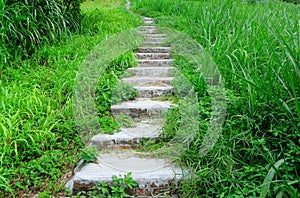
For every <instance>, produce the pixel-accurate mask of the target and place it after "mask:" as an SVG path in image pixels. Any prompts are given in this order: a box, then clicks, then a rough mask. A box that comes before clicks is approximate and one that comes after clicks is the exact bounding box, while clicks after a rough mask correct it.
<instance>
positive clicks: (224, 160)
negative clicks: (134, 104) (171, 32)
mask: <svg viewBox="0 0 300 198" xmlns="http://www.w3.org/2000/svg"><path fill="white" fill-rule="evenodd" d="M133 2H134V3H133V9H134V11H136V12H138V13H140V14H141V15H146V16H150V17H154V18H155V21H156V23H157V24H158V25H159V26H162V27H169V28H172V29H176V30H179V31H181V32H184V33H186V34H188V35H190V36H192V37H193V38H194V39H195V40H196V41H198V42H199V43H200V44H201V45H202V46H203V47H204V48H205V49H206V50H207V52H208V53H209V54H210V55H211V56H212V58H213V60H214V61H215V62H216V64H217V65H218V67H219V70H220V72H221V74H222V76H223V78H224V81H225V87H226V90H227V97H228V99H227V100H228V108H227V119H226V123H225V126H224V128H223V132H222V137H221V138H220V139H219V141H218V143H217V144H216V145H215V147H214V149H213V150H211V151H210V152H209V153H208V154H207V155H206V156H204V157H203V156H202V155H201V154H200V153H199V152H200V150H201V148H200V146H201V143H202V141H201V140H202V138H203V135H204V134H205V132H206V130H200V131H202V132H200V133H199V134H198V137H197V138H196V139H195V140H194V141H193V143H192V145H191V146H190V149H189V151H187V152H186V153H185V154H184V155H183V156H182V158H181V160H182V161H184V162H186V163H187V164H188V165H189V166H191V167H194V168H195V170H196V172H197V175H198V178H195V179H194V180H192V181H190V182H187V183H186V184H184V185H183V187H182V193H183V195H184V197H196V196H198V197H236V196H237V197H257V196H261V197H265V195H268V196H269V197H275V196H276V195H278V196H279V197H281V196H284V197H299V194H300V192H299V189H300V186H299V183H300V180H299V179H300V177H299V167H300V161H299V157H298V156H299V154H300V147H299V143H300V142H299V138H300V103H299V100H300V72H299V71H300V65H299V60H300V55H299V54H300V52H299V44H300V26H299V19H300V17H299V8H300V7H299V6H297V5H294V4H287V3H282V2H279V1H252V3H245V2H249V1H238V0H236V1H234V0H227V1H179V0H164V1H161V0H152V1H150V0H139V1H137V0H135V1H133ZM253 2H257V3H254V4H253ZM176 62H177V63H180V64H178V67H179V68H181V69H182V73H183V74H184V75H185V76H186V78H188V79H189V80H190V82H192V83H193V84H194V85H195V87H196V90H198V95H199V96H200V98H199V110H200V112H201V118H203V119H205V118H206V119H207V120H209V118H207V115H209V111H210V110H209V105H208V104H209V103H210V102H209V99H207V97H208V96H207V95H205V93H206V92H205V90H203V88H202V87H199V86H201V84H202V83H201V80H202V79H201V78H199V75H200V73H199V72H198V71H197V70H195V67H193V65H192V64H190V63H189V62H188V61H187V60H185V59H184V57H177V61H176ZM171 116H172V115H171ZM175 117H176V114H175ZM175 117H174V118H173V120H172V119H170V121H171V122H170V123H169V124H168V125H167V126H166V130H165V131H166V133H168V132H169V133H170V134H171V135H173V134H174V129H176V126H178V123H180V118H179V119H178V117H177V118H175ZM199 125H200V128H201V129H205V128H206V127H207V126H206V125H207V122H203V120H202V121H199ZM166 137H168V136H167V135H166Z"/></svg>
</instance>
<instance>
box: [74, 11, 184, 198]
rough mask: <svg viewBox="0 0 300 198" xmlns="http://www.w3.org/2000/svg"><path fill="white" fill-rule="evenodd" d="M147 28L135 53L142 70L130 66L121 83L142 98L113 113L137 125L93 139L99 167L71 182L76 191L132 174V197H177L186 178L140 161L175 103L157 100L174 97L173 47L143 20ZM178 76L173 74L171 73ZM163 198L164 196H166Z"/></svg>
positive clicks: (165, 163)
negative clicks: (148, 140)
mask: <svg viewBox="0 0 300 198" xmlns="http://www.w3.org/2000/svg"><path fill="white" fill-rule="evenodd" d="M143 20H144V22H145V26H141V27H140V31H141V33H142V34H144V35H145V40H144V47H140V48H139V49H138V50H137V53H136V57H137V58H138V66H137V67H134V68H129V69H128V71H129V72H130V73H133V74H134V76H130V77H126V78H122V79H121V82H126V83H130V84H132V85H133V86H134V87H135V88H136V89H137V90H139V92H140V94H139V95H138V97H137V98H136V99H135V100H133V101H126V102H123V103H121V104H118V105H113V106H112V107H111V112H112V114H113V115H118V114H125V115H128V116H130V117H132V118H134V120H135V122H136V123H135V124H134V127H131V128H121V131H120V132H118V133H115V134H114V135H107V134H98V135H96V136H94V137H92V144H94V145H96V146H97V149H98V150H99V156H98V161H97V163H88V164H87V165H85V166H84V167H83V168H81V169H80V170H79V171H78V172H76V173H75V175H74V177H73V179H72V186H73V192H75V193H76V192H78V191H82V190H88V189H89V188H90V187H91V186H93V185H95V184H96V183H97V182H99V181H104V182H107V183H110V182H111V181H112V175H116V176H123V175H126V174H127V173H128V172H131V173H132V178H133V180H135V181H136V182H138V185H139V186H138V187H136V188H135V189H133V190H130V191H128V193H130V195H131V196H138V197H152V196H159V195H161V196H162V193H166V192H168V194H169V195H171V194H174V193H175V191H176V186H177V184H178V182H179V181H180V180H181V179H182V177H183V172H184V171H183V169H182V168H180V167H177V166H176V165H175V164H174V163H172V162H171V161H170V160H168V159H157V158H151V157H142V156H140V155H139V154H138V152H136V151H135V149H136V148H137V147H138V146H139V144H140V143H141V140H142V139H143V138H153V139H154V138H158V137H159V133H160V131H161V127H162V124H163V122H164V118H163V113H164V112H165V111H167V110H168V109H169V108H170V107H171V106H172V105H174V104H172V103H171V102H169V101H159V100H153V98H154V97H159V96H163V95H165V94H170V93H172V89H173V87H172V85H171V81H172V79H173V78H174V77H173V76H172V70H173V68H172V66H171V63H172V59H171V55H170V47H168V46H164V42H163V40H164V39H165V38H166V35H165V34H161V33H156V32H155V24H154V22H153V19H152V18H146V17H145V18H143ZM173 73H174V72H173ZM163 196H164V197H165V196H166V194H164V195H163Z"/></svg>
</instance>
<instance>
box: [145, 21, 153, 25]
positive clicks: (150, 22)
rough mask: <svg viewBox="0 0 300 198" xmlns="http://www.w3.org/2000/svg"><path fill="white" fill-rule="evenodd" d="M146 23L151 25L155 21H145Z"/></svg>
mask: <svg viewBox="0 0 300 198" xmlns="http://www.w3.org/2000/svg"><path fill="white" fill-rule="evenodd" d="M144 23H145V24H146V25H151V24H153V23H154V21H144Z"/></svg>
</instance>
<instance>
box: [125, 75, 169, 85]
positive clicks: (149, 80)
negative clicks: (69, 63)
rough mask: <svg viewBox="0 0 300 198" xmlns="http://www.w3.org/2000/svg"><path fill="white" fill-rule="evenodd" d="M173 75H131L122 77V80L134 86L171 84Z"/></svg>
mask: <svg viewBox="0 0 300 198" xmlns="http://www.w3.org/2000/svg"><path fill="white" fill-rule="evenodd" d="M173 78H174V77H159V76H133V77H128V78H122V79H121V81H122V82H126V83H130V84H132V85H134V86H151V85H152V86H153V85H171V83H172V80H173Z"/></svg>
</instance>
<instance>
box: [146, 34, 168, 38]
mask: <svg viewBox="0 0 300 198" xmlns="http://www.w3.org/2000/svg"><path fill="white" fill-rule="evenodd" d="M166 36H167V34H146V35H145V37H155V38H157V37H163V38H164V37H166Z"/></svg>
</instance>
